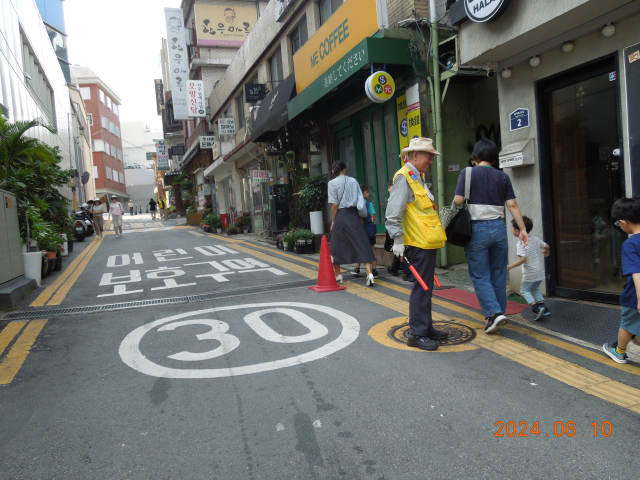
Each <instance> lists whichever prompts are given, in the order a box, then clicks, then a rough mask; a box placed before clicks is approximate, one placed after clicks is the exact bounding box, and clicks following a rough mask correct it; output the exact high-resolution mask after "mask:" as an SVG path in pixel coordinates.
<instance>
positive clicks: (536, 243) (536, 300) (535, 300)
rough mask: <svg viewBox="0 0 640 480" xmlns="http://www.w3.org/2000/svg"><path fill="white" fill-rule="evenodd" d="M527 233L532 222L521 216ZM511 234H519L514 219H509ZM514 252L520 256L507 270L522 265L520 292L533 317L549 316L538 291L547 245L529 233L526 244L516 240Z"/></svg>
mask: <svg viewBox="0 0 640 480" xmlns="http://www.w3.org/2000/svg"><path fill="white" fill-rule="evenodd" d="M522 221H523V222H524V226H525V228H526V229H527V233H531V230H533V222H532V221H531V219H530V218H529V217H522ZM511 227H512V232H513V235H514V236H516V237H519V236H520V229H519V228H518V224H517V223H516V221H515V220H511ZM516 254H517V255H518V257H520V258H519V259H518V260H516V261H515V262H513V263H512V264H511V265H509V266H508V267H507V271H509V270H511V269H512V268H516V267H519V266H520V265H522V286H521V287H520V293H521V294H522V296H523V297H524V299H525V300H526V301H527V303H528V304H529V305H531V310H533V319H534V320H536V321H538V320H540V319H541V318H542V316H543V315H544V316H549V315H551V312H550V311H549V310H548V309H547V307H546V306H545V304H544V297H543V296H542V293H540V284H541V283H542V281H543V280H544V257H548V256H549V245H547V244H546V243H544V242H543V241H542V240H540V239H539V238H538V237H533V236H531V235H529V243H527V245H526V246H524V245H522V242H521V241H518V244H517V245H516Z"/></svg>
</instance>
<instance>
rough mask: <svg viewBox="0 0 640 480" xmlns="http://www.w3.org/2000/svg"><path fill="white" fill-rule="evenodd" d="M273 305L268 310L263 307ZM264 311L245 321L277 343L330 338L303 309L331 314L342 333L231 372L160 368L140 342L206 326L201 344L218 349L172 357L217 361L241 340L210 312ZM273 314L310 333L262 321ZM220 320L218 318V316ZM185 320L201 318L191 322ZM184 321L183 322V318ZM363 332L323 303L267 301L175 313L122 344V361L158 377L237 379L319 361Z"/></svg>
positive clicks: (354, 323)
mask: <svg viewBox="0 0 640 480" xmlns="http://www.w3.org/2000/svg"><path fill="white" fill-rule="evenodd" d="M264 307H268V308H264ZM250 308H259V310H256V311H253V312H250V313H248V314H247V315H245V316H244V321H245V323H246V324H247V325H248V326H249V327H250V328H251V329H252V330H253V331H254V332H255V333H256V334H258V335H259V336H260V337H262V338H263V339H265V340H267V341H269V342H274V343H284V344H292V343H302V342H310V341H313V340H318V339H321V338H323V337H325V336H327V335H328V333H329V329H328V328H327V327H325V326H324V325H323V324H321V323H320V322H318V321H317V320H314V319H313V318H311V317H310V316H309V315H307V314H306V313H303V312H301V311H300V309H305V310H315V311H320V312H322V313H324V314H326V315H329V316H331V317H333V318H335V319H337V320H338V321H339V322H340V323H341V324H342V332H341V334H340V336H339V337H338V338H336V339H335V340H332V341H331V342H329V343H327V344H325V345H323V346H321V347H320V348H317V349H315V350H313V351H311V352H307V353H303V354H301V355H297V356H294V357H290V358H285V359H279V360H275V361H270V362H265V363H260V364H255V365H243V366H237V367H230V368H214V369H203V368H195V369H181V368H170V367H164V366H161V365H158V364H156V363H154V362H152V361H151V360H149V359H147V358H146V357H145V356H144V355H143V354H142V352H141V351H140V342H141V341H142V338H143V337H144V335H145V334H146V333H148V332H149V331H151V330H153V329H154V328H156V327H159V328H158V329H157V331H158V332H170V331H174V330H176V329H177V328H180V327H184V326H188V325H204V326H207V327H208V328H209V330H208V331H207V332H204V333H201V334H198V335H196V338H197V339H198V340H208V341H216V342H219V345H218V346H216V348H214V349H212V350H209V351H206V352H198V353H194V352H189V351H182V352H178V353H175V354H172V355H169V357H168V358H170V359H172V360H178V361H183V362H199V361H203V360H210V359H213V358H217V357H221V356H223V355H225V354H227V353H229V352H231V351H233V350H235V349H236V348H238V346H239V345H240V339H238V337H236V336H235V335H232V334H230V333H227V332H228V331H229V325H228V324H227V323H225V322H223V321H221V320H218V319H215V318H203V317H204V316H205V315H206V314H209V313H217V312H223V311H227V310H237V309H250ZM269 313H274V314H278V315H286V316H288V317H290V318H292V319H293V320H295V321H296V322H298V323H299V324H300V325H302V326H303V327H304V328H305V329H306V330H307V333H305V334H303V335H295V336H289V335H284V334H281V333H278V332H276V331H275V330H274V329H273V328H271V327H270V326H269V325H267V323H265V321H264V320H263V316H264V315H266V314H269ZM216 316H217V315H216ZM186 317H200V318H190V319H186ZM183 319H184V320H183ZM359 331H360V325H359V324H358V321H357V320H356V319H355V318H353V317H352V316H350V315H347V314H345V313H343V312H340V311H338V310H335V309H333V308H330V307H325V306H323V305H311V304H306V303H280V302H278V303H263V304H252V305H243V306H231V307H218V308H211V309H207V310H201V311H198V312H192V313H184V314H180V315H175V316H172V317H169V318H164V319H162V320H156V321H155V322H151V323H149V324H147V325H143V326H142V327H139V328H137V329H135V330H134V331H133V332H131V333H130V334H129V335H127V337H126V338H125V339H124V340H123V341H122V343H121V345H120V351H119V353H120V357H121V358H122V360H123V362H124V363H125V364H127V365H129V366H130V367H131V368H133V369H135V370H137V371H139V372H141V373H144V374H147V375H151V376H155V377H164V378H216V377H230V376H234V375H245V374H249V373H257V372H263V371H267V370H275V369H278V368H284V367H290V366H293V365H298V364H300V363H304V362H309V361H312V360H317V359H319V358H323V357H326V356H327V355H330V354H332V353H334V352H336V351H338V350H340V349H342V348H344V347H346V346H347V345H349V344H351V343H352V342H353V341H355V339H356V338H357V337H358V334H359Z"/></svg>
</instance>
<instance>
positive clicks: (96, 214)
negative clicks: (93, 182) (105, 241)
mask: <svg viewBox="0 0 640 480" xmlns="http://www.w3.org/2000/svg"><path fill="white" fill-rule="evenodd" d="M106 212H107V209H106V207H105V206H104V205H103V204H102V202H101V201H100V199H99V198H98V197H96V198H95V199H94V200H93V207H91V213H93V224H94V227H95V228H94V230H95V231H96V233H97V234H98V238H102V237H103V236H104V233H103V218H102V214H103V213H106Z"/></svg>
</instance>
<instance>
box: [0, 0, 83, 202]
mask: <svg viewBox="0 0 640 480" xmlns="http://www.w3.org/2000/svg"><path fill="white" fill-rule="evenodd" d="M21 32H22V33H23V34H24V37H25V39H26V40H27V41H28V43H29V46H30V47H31V49H32V51H33V53H34V56H35V57H36V58H37V61H38V63H39V64H40V68H41V70H42V73H43V76H44V77H46V79H47V81H48V83H49V85H50V86H51V90H52V97H53V99H52V103H53V105H54V118H52V123H53V126H54V127H55V128H56V129H57V134H52V133H50V132H48V131H47V130H45V129H43V128H33V129H31V130H29V132H28V135H29V136H31V137H35V138H37V139H38V140H41V141H42V142H44V143H47V144H48V145H51V146H53V147H59V148H60V153H61V155H62V164H61V167H62V168H64V169H70V168H75V158H74V148H73V145H72V144H71V142H70V129H71V124H72V111H71V104H70V102H69V90H68V89H67V82H66V80H65V78H64V75H63V73H62V70H61V69H60V65H59V63H58V58H57V57H56V54H55V52H54V50H53V47H52V45H51V42H50V41H49V37H48V35H47V31H46V29H45V26H44V24H43V23H42V18H41V17H40V13H39V12H38V7H37V5H36V3H35V1H34V0H1V1H0V34H1V36H0V104H1V105H2V107H3V108H4V109H6V112H7V113H6V115H7V117H8V119H9V121H11V122H15V121H18V120H26V121H28V120H33V119H35V118H44V119H46V118H47V117H46V114H45V112H44V110H43V109H42V108H41V107H40V105H39V104H38V101H37V100H36V95H42V94H43V93H42V92H39V93H37V94H36V93H35V92H34V91H33V90H32V89H31V88H29V87H28V86H27V81H28V80H27V79H26V78H25V71H26V68H25V65H24V64H23V54H22V52H23V38H22V34H21ZM60 190H61V192H62V194H63V195H65V196H66V197H67V198H69V199H71V198H72V192H71V189H70V188H67V187H64V188H62V189H60Z"/></svg>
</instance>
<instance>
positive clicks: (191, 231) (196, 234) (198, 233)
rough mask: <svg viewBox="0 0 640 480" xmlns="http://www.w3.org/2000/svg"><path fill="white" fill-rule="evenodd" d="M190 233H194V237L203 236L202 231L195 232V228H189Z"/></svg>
mask: <svg viewBox="0 0 640 480" xmlns="http://www.w3.org/2000/svg"><path fill="white" fill-rule="evenodd" d="M189 233H190V234H191V235H195V236H196V237H204V236H205V235H204V233H200V232H196V231H195V230H189Z"/></svg>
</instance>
